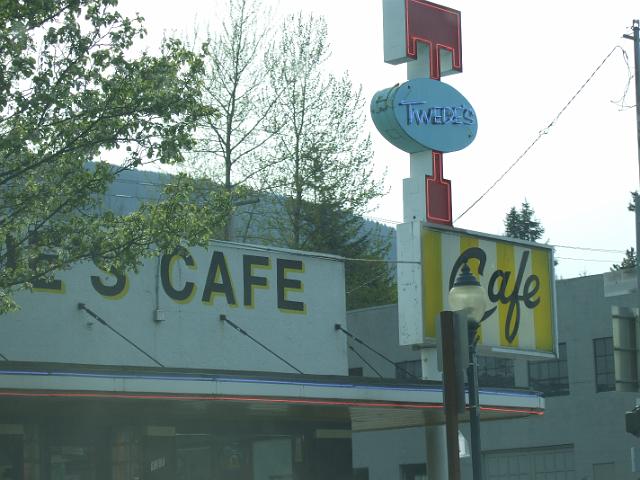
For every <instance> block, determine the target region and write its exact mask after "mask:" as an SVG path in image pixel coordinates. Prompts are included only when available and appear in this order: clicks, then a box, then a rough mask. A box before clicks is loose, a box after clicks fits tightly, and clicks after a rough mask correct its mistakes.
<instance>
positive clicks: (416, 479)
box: [400, 463, 427, 480]
mask: <svg viewBox="0 0 640 480" xmlns="http://www.w3.org/2000/svg"><path fill="white" fill-rule="evenodd" d="M400 474H401V476H402V480H426V479H427V465H426V464H425V463H410V464H407V465H400Z"/></svg>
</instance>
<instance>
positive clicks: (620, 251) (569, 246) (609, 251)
mask: <svg viewBox="0 0 640 480" xmlns="http://www.w3.org/2000/svg"><path fill="white" fill-rule="evenodd" d="M551 246H552V247H555V248H569V249H572V250H585V251H587V252H602V253H625V251H624V250H611V249H608V248H592V247H577V246H574V245H553V244H551Z"/></svg>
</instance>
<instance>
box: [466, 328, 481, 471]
mask: <svg viewBox="0 0 640 480" xmlns="http://www.w3.org/2000/svg"><path fill="white" fill-rule="evenodd" d="M477 334H478V323H477V322H474V321H470V322H469V365H468V366H467V380H468V383H469V426H470V428H471V465H472V467H473V480H482V447H481V445H480V398H479V394H478V365H477V362H476V341H477Z"/></svg>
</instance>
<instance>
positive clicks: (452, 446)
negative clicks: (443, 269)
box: [440, 311, 462, 480]
mask: <svg viewBox="0 0 640 480" xmlns="http://www.w3.org/2000/svg"><path fill="white" fill-rule="evenodd" d="M456 327H458V328H460V327H461V326H458V325H456V324H455V316H454V314H453V312H448V311H446V312H440V332H441V335H442V357H443V359H442V367H443V368H442V385H443V397H444V398H443V400H444V415H445V422H446V427H447V429H446V437H447V470H448V473H449V475H448V480H460V450H459V445H458V398H457V397H458V395H457V391H458V376H457V375H456V349H455V347H456ZM461 367H462V365H460V366H459V368H461Z"/></svg>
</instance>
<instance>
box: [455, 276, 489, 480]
mask: <svg viewBox="0 0 640 480" xmlns="http://www.w3.org/2000/svg"><path fill="white" fill-rule="evenodd" d="M449 307H450V308H451V310H453V311H460V310H462V311H463V315H462V316H461V318H463V319H466V321H467V331H468V334H469V363H468V365H467V382H468V385H469V424H470V428H471V463H472V467H473V479H474V480H482V459H481V454H482V453H481V451H482V449H481V447H480V400H479V395H478V365H477V361H476V344H477V342H478V327H479V326H480V322H481V321H482V316H483V315H484V312H485V309H486V294H485V291H484V290H483V288H482V287H481V286H480V282H478V280H477V279H476V277H475V276H474V275H473V273H471V269H470V268H469V265H467V264H466V263H465V264H464V265H463V266H462V268H461V269H460V273H459V274H458V278H456V281H455V283H454V284H453V288H452V289H451V290H450V291H449Z"/></svg>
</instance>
